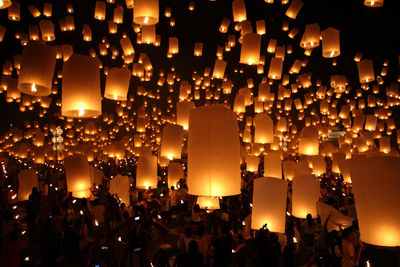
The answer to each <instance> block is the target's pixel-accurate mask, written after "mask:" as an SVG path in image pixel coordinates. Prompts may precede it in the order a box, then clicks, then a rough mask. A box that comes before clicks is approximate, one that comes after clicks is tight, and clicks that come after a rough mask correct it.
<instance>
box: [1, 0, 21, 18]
mask: <svg viewBox="0 0 400 267" xmlns="http://www.w3.org/2000/svg"><path fill="white" fill-rule="evenodd" d="M2 1H3V3H6V5H8V4H9V3H8V2H9V1H7V0H5V1H4V0H2ZM10 2H11V1H10ZM20 12H21V4H20V3H18V2H16V1H14V2H12V4H11V6H9V7H8V19H9V20H12V21H20V19H21V13H20Z"/></svg>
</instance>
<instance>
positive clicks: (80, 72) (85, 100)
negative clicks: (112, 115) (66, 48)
mask: <svg viewBox="0 0 400 267" xmlns="http://www.w3.org/2000/svg"><path fill="white" fill-rule="evenodd" d="M62 80H63V81H62V104H61V113H62V115H63V116H66V117H78V118H88V117H95V116H99V115H100V114H101V90H100V72H99V62H98V60H97V59H95V58H92V57H90V56H82V55H76V54H75V55H72V56H71V57H70V59H69V60H68V61H67V62H65V64H64V69H63V79H62Z"/></svg>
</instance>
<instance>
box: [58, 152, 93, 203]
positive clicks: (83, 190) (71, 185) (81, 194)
mask: <svg viewBox="0 0 400 267" xmlns="http://www.w3.org/2000/svg"><path fill="white" fill-rule="evenodd" d="M64 168H65V176H66V179H67V190H68V191H69V192H72V196H74V197H77V198H89V197H90V188H91V186H92V185H91V179H90V178H91V170H90V165H89V163H88V161H87V159H86V157H85V156H83V155H73V156H70V157H67V158H65V159H64Z"/></svg>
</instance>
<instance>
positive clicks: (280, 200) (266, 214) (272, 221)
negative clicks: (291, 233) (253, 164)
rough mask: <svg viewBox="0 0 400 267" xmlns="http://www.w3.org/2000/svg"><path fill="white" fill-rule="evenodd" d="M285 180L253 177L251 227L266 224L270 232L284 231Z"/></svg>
mask: <svg viewBox="0 0 400 267" xmlns="http://www.w3.org/2000/svg"><path fill="white" fill-rule="evenodd" d="M286 194H287V181H285V180H278V179H274V178H257V179H254V191H253V208H252V212H251V229H255V230H259V229H261V228H263V227H264V225H266V226H267V228H268V230H269V231H271V232H278V233H284V232H285V225H286V223H285V220H286Z"/></svg>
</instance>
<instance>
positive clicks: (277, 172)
mask: <svg viewBox="0 0 400 267" xmlns="http://www.w3.org/2000/svg"><path fill="white" fill-rule="evenodd" d="M264 176H265V177H274V178H278V179H282V162H281V155H280V153H279V152H271V153H268V154H267V155H265V156H264Z"/></svg>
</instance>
